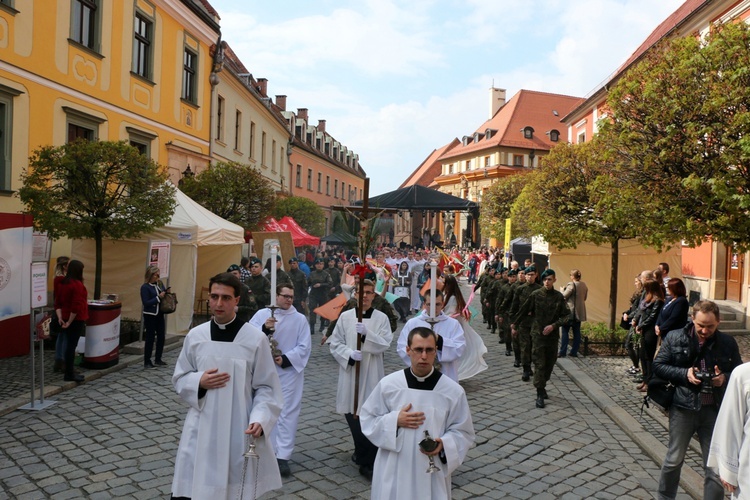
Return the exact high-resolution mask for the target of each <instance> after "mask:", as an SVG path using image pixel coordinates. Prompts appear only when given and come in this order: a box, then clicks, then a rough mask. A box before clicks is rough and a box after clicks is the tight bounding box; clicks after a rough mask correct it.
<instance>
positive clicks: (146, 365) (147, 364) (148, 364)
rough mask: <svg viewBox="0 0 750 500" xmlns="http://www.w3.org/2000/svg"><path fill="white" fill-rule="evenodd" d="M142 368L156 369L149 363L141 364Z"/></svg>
mask: <svg viewBox="0 0 750 500" xmlns="http://www.w3.org/2000/svg"><path fill="white" fill-rule="evenodd" d="M143 368H144V369H146V368H156V367H155V366H154V364H153V363H152V362H151V361H146V362H145V363H143Z"/></svg>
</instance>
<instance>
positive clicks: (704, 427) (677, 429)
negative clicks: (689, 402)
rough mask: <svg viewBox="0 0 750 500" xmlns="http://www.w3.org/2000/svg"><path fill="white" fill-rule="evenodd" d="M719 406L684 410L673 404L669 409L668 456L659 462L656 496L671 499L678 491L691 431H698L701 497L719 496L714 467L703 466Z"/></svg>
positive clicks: (721, 495)
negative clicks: (657, 492)
mask: <svg viewBox="0 0 750 500" xmlns="http://www.w3.org/2000/svg"><path fill="white" fill-rule="evenodd" d="M718 414H719V409H718V408H717V407H716V406H703V407H702V408H701V409H700V411H692V410H684V409H682V408H677V407H676V406H673V407H672V408H670V410H669V445H668V446H667V456H666V457H665V458H664V464H662V466H661V477H659V500H665V499H673V498H674V497H675V496H676V495H677V487H678V486H679V484H680V471H681V469H682V463H683V462H684V461H685V452H687V449H688V444H689V443H690V439H692V437H693V434H695V433H697V434H698V441H700V444H701V455H702V456H703V469H704V470H705V478H704V480H703V498H704V500H722V499H723V498H724V487H723V486H722V485H721V481H720V480H719V477H718V476H717V475H716V473H715V472H714V471H712V470H711V469H709V468H708V467H706V461H707V460H708V449H709V447H710V446H711V435H712V434H713V431H714V424H715V423H716V416H717V415H718Z"/></svg>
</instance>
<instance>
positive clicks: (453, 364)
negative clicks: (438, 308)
mask: <svg viewBox="0 0 750 500" xmlns="http://www.w3.org/2000/svg"><path fill="white" fill-rule="evenodd" d="M428 317H429V315H427V314H426V313H425V312H424V311H422V314H420V315H419V316H417V317H416V318H412V319H410V320H409V321H407V322H406V324H405V325H404V328H403V330H401V335H399V337H398V346H397V350H398V355H399V356H401V359H402V360H403V361H404V363H406V366H411V359H410V358H409V355H408V354H406V343H407V341H408V340H409V332H410V331H412V330H413V329H415V328H417V327H420V326H423V327H425V328H428V329H429V328H430V324H429V323H428V322H427V321H426V319H427V318H428ZM435 319H436V320H437V323H435V333H437V334H438V335H440V336H441V337H442V338H443V347H442V349H440V350H439V351H438V354H437V360H438V361H439V362H440V364H441V366H442V367H441V369H440V371H441V372H443V374H444V375H447V376H448V377H450V378H451V380H454V381H456V382H458V362H459V361H458V360H459V358H461V356H463V354H464V351H465V350H466V339H465V337H464V329H463V328H461V324H460V323H459V322H458V320H455V319H453V318H451V317H449V316H446V315H445V313H444V312H441V313H440V314H438V316H437V318H435Z"/></svg>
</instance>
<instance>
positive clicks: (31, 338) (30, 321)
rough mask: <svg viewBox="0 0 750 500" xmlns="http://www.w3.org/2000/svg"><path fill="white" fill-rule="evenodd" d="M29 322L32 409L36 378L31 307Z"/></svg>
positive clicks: (32, 311) (32, 312) (32, 406)
mask: <svg viewBox="0 0 750 500" xmlns="http://www.w3.org/2000/svg"><path fill="white" fill-rule="evenodd" d="M29 323H30V328H29V351H31V352H30V354H31V367H30V370H31V403H30V404H31V408H32V409H33V408H34V379H35V378H36V377H35V375H36V373H35V370H34V364H35V363H34V361H35V360H34V327H35V326H36V325H34V309H32V310H31V314H29Z"/></svg>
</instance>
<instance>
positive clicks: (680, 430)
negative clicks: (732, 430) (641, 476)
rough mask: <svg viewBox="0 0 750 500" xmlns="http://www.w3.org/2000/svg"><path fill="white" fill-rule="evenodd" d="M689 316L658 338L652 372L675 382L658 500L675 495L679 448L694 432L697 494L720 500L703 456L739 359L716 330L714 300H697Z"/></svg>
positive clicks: (681, 451)
mask: <svg viewBox="0 0 750 500" xmlns="http://www.w3.org/2000/svg"><path fill="white" fill-rule="evenodd" d="M692 319H693V321H692V323H688V324H687V326H686V327H685V328H683V329H682V330H673V331H671V332H670V333H669V335H667V336H666V338H664V339H662V345H661V349H660V350H659V353H658V354H657V355H656V358H655V359H654V365H653V372H654V375H655V376H657V377H659V378H660V379H664V380H667V381H669V382H671V383H672V384H674V385H675V386H676V389H675V394H674V400H673V401H672V406H671V408H670V409H669V445H668V447H667V456H666V457H665V458H664V464H663V465H662V468H661V477H660V478H659V495H658V498H659V499H672V498H675V496H676V494H677V487H678V485H679V482H680V469H681V468H682V463H683V462H684V460H685V452H686V451H687V448H688V444H689V443H690V439H691V438H692V437H693V434H696V433H697V434H698V440H699V441H700V445H701V452H702V455H703V467H704V470H705V478H704V486H703V498H704V499H706V500H713V499H717V500H718V499H723V498H724V488H723V487H722V484H721V481H720V480H719V478H718V476H717V475H716V472H714V471H713V470H711V469H709V468H708V467H707V466H706V459H707V457H708V450H709V447H710V445H711V434H712V433H713V430H714V425H715V424H716V417H717V415H718V413H719V406H720V405H721V400H722V397H723V396H724V392H725V390H726V384H727V380H728V379H729V375H730V374H731V372H732V370H734V368H735V367H737V366H739V365H740V364H741V363H742V360H741V359H740V352H739V348H738V347H737V342H736V341H735V340H734V338H733V337H731V336H729V335H725V334H723V333H721V332H719V331H718V328H719V321H720V319H719V307H718V306H717V305H716V304H715V303H714V302H711V301H709V300H701V301H699V302H697V303H696V304H695V305H694V306H693V313H692Z"/></svg>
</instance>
